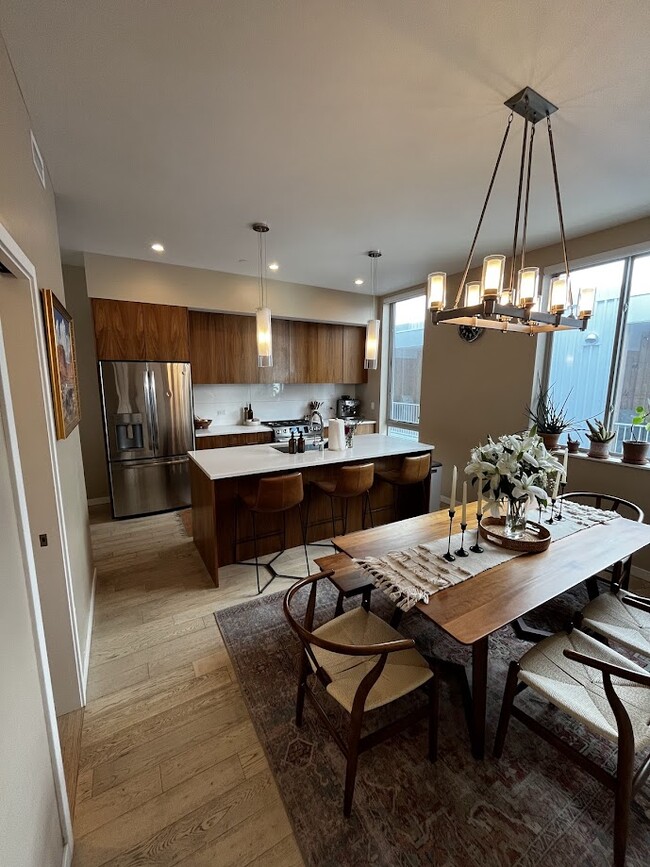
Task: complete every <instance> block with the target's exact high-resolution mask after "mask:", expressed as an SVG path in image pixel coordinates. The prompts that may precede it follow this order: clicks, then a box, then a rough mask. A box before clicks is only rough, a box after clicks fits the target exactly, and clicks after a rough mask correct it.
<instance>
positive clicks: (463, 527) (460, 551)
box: [454, 522, 469, 557]
mask: <svg viewBox="0 0 650 867" xmlns="http://www.w3.org/2000/svg"><path fill="white" fill-rule="evenodd" d="M466 529H467V522H466V523H464V524H463V523H461V525H460V530H461V535H460V548H459V549H458V550H457V551H455V552H454V553H455V554H456V556H457V557H469V551H466V550H465V530H466Z"/></svg>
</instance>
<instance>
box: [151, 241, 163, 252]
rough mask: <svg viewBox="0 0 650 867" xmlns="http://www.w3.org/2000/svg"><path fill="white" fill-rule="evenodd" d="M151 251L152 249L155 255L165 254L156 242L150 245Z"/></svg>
mask: <svg viewBox="0 0 650 867" xmlns="http://www.w3.org/2000/svg"><path fill="white" fill-rule="evenodd" d="M151 249H152V250H153V251H154V252H155V253H164V252H165V248H164V247H163V245H162V244H161V243H160V241H156V243H155V244H152V245H151Z"/></svg>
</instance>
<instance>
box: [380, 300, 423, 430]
mask: <svg viewBox="0 0 650 867" xmlns="http://www.w3.org/2000/svg"><path fill="white" fill-rule="evenodd" d="M420 297H422V298H424V308H425V310H424V326H423V335H422V350H423V351H424V331H425V328H426V317H427V310H426V303H427V293H426V286H424V285H423V286H418V287H415V288H413V289H412V290H410V291H409V292H401V293H400V294H398V295H390V296H387V297H386V298H384V305H385V308H388V316H387V323H386V324H387V326H388V341H387V348H388V363H387V365H386V370H387V380H386V412H385V417H384V424H385V430H386V432H388V429H389V428H398V429H401V430H407V431H413V432H414V433H416V434H418V435H419V433H420V422H419V421H418V423H417V424H412V423H411V422H406V421H397V420H396V419H394V418H392V417H391V410H392V406H393V400H392V385H393V358H394V355H393V338H394V328H393V326H394V320H395V304H397V303H399V302H400V301H410V300H411V299H413V298H420ZM421 375H422V366H421V367H420V376H421ZM419 406H420V408H421V407H422V382H421V381H420V400H419ZM420 415H421V413H420Z"/></svg>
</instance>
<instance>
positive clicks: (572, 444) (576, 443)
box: [566, 434, 580, 455]
mask: <svg viewBox="0 0 650 867" xmlns="http://www.w3.org/2000/svg"><path fill="white" fill-rule="evenodd" d="M566 448H567V451H568V453H569V454H570V455H576V454H577V453H578V451H579V449H580V440H579V439H573V437H572V436H571V434H569V435H568V437H567V441H566Z"/></svg>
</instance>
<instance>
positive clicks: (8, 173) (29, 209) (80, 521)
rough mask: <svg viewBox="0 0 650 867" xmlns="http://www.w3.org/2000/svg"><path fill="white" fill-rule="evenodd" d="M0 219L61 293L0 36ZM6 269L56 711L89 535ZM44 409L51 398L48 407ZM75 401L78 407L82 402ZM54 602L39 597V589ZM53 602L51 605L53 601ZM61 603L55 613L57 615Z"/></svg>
mask: <svg viewBox="0 0 650 867" xmlns="http://www.w3.org/2000/svg"><path fill="white" fill-rule="evenodd" d="M0 93H1V94H2V122H1V123H0V153H2V161H3V171H2V172H0V224H1V225H2V226H3V227H4V229H6V231H7V232H8V233H9V234H10V235H11V237H12V238H13V240H14V241H15V242H16V243H17V244H18V245H19V246H20V247H21V249H22V250H23V252H24V253H25V255H26V256H27V257H28V259H29V260H30V261H31V262H32V264H33V265H34V266H35V268H36V275H37V280H38V285H39V287H44V286H48V287H50V288H51V289H52V290H54V292H55V293H56V294H57V296H58V297H59V298H60V299H61V300H62V301H64V299H65V295H64V291H63V281H62V276H61V260H60V254H59V239H58V230H57V223H56V213H55V207H54V196H53V193H52V188H51V185H50V183H49V180H48V188H47V190H44V189H43V187H42V185H41V183H40V180H39V179H38V176H37V175H36V172H35V170H34V167H33V164H32V159H31V149H30V138H29V132H30V123H29V116H28V113H27V110H26V108H25V105H24V103H23V101H22V97H21V94H20V91H19V88H18V85H17V82H16V79H15V77H14V75H13V70H12V68H11V64H10V61H9V58H8V56H7V53H6V49H5V47H4V43H2V42H1V41H0ZM18 282H19V281H15V280H14V281H13V285H10V281H9V278H7V279H6V280H5V281H4V282H3V283H2V284H1V285H0V292H1V293H2V304H3V309H2V310H0V317H2V324H3V329H4V332H5V336H6V338H7V350H8V355H9V350H10V349H11V347H13V349H12V350H11V357H8V362H9V367H10V375H11V386H12V394H13V399H14V404H15V412H16V424H17V428H18V435H19V445H20V452H21V459H22V463H23V468H24V473H25V484H26V493H27V500H28V507H29V513H30V525H31V531H32V537H33V539H34V542H35V557H36V565H37V571H38V576H39V585H40V587H41V592H42V594H43V596H44V599H43V603H44V610H43V616H44V620H45V627H46V637H47V641H48V654H49V657H50V669H51V674H52V680H53V687H54V693H55V699H56V703H57V712H58V713H64V712H66V711H68V710H71V709H73V708H74V707H78V706H79V701H80V692H79V681H78V679H77V674H78V671H77V668H76V665H75V663H76V659H75V657H74V655H73V656H71V653H72V652H73V648H72V647H71V641H72V640H73V636H74V625H76V631H77V633H78V638H79V642H78V644H79V647H80V649H81V651H83V649H84V648H85V645H86V639H87V636H88V632H89V629H90V627H91V624H90V619H89V614H90V594H91V584H92V571H93V570H92V556H91V548H90V539H89V526H88V510H87V505H86V494H85V484H84V477H83V466H82V461H81V448H80V441H79V430H78V429H77V430H75V431H73V433H72V434H71V435H70V436H69V437H68V438H67V439H66V440H61V441H58V442H57V443H56V445H55V450H56V456H57V459H58V464H59V470H60V480H61V493H62V503H63V510H62V511H63V525H62V526H60V525H59V522H58V518H57V511H56V507H55V493H54V483H53V474H52V464H51V459H50V455H49V445H48V439H47V436H46V432H45V426H44V413H45V411H46V410H45V405H44V402H43V397H42V394H41V390H40V387H38V385H37V380H38V374H37V373H36V371H37V358H36V355H35V353H36V342H35V328H34V325H33V323H32V322H30V321H28V319H29V317H28V316H27V308H26V301H25V298H26V295H25V293H27V292H28V286H27V282H26V281H20V285H18ZM48 411H50V410H49V407H48ZM82 411H83V410H82ZM43 532H46V533H47V534H48V537H49V539H50V545H49V546H48V547H47V548H40V547H39V546H38V541H37V535H38V534H39V533H43ZM63 540H67V549H68V556H69V564H70V576H71V582H72V589H73V598H72V600H71V604H70V605H68V599H67V598H66V592H67V591H66V583H65V572H64V562H63V556H64V555H63V553H62V552H63V550H64V548H65V543H64V541H63ZM48 594H49V596H50V597H51V598H52V599H54V598H56V600H57V602H56V605H55V603H54V602H52V604H47V597H48ZM55 608H56V610H55ZM61 611H63V615H62V616H61V613H60V612H61Z"/></svg>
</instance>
